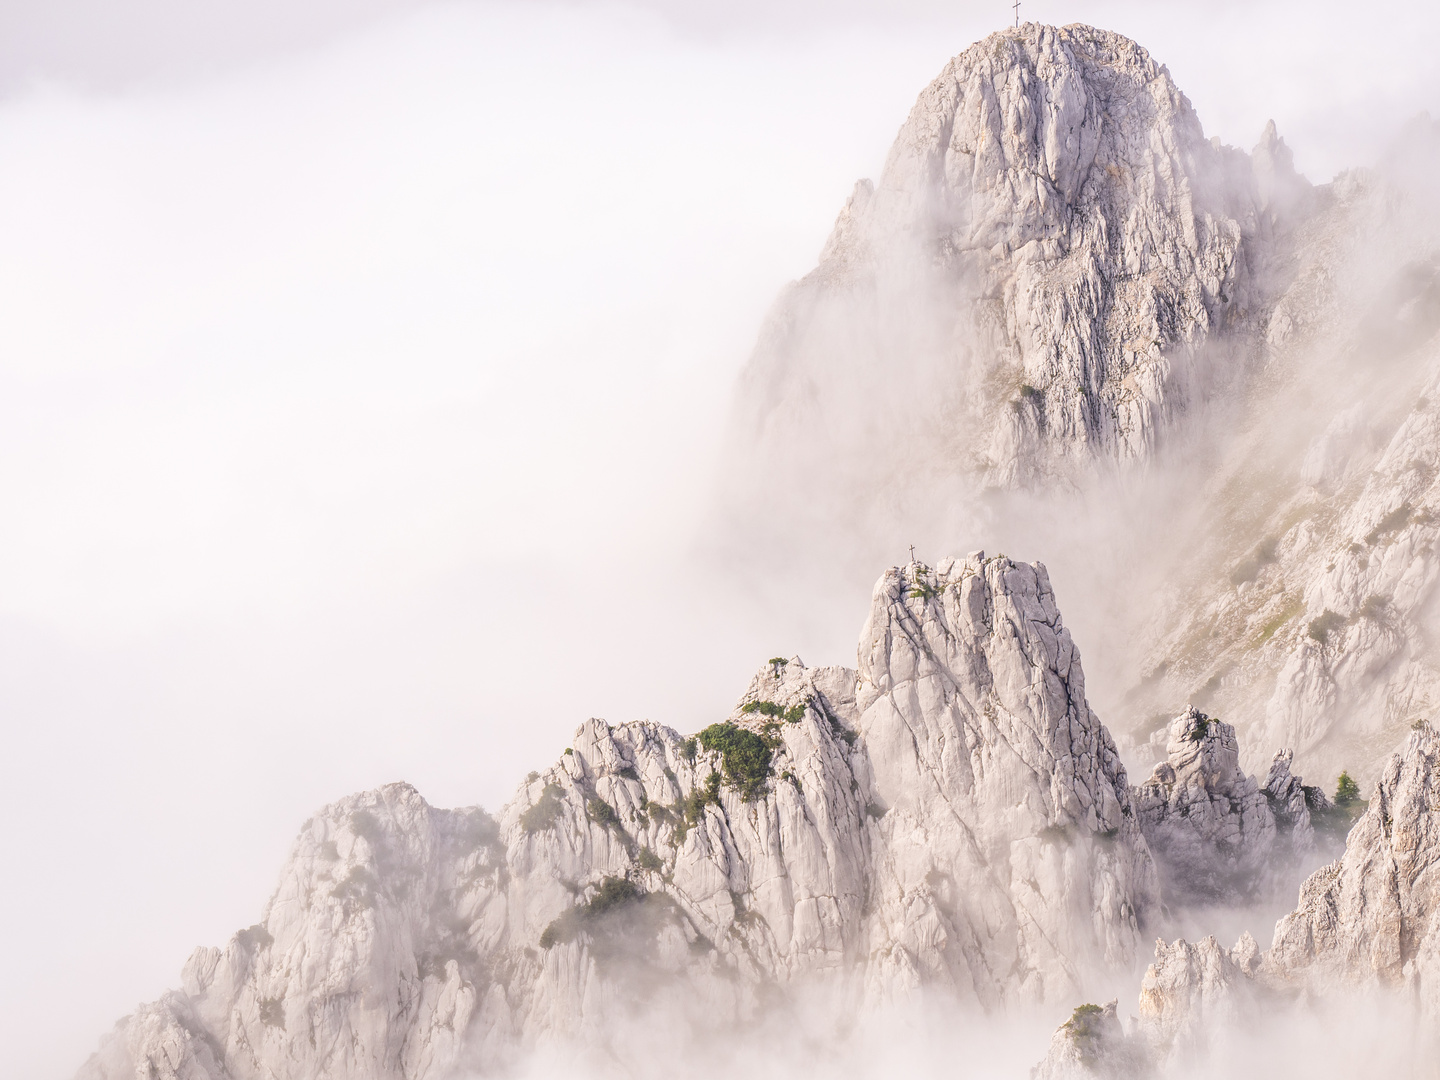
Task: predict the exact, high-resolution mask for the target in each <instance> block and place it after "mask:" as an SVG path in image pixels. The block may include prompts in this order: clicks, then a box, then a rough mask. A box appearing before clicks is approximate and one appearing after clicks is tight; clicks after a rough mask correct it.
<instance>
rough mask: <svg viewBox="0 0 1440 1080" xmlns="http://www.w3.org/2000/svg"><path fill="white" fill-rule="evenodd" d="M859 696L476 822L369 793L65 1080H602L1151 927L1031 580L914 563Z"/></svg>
mask: <svg viewBox="0 0 1440 1080" xmlns="http://www.w3.org/2000/svg"><path fill="white" fill-rule="evenodd" d="M860 661H861V662H860V668H859V671H858V672H857V671H855V670H851V669H845V668H807V667H805V665H804V664H803V663H801V662H800V660H799V659H798V658H791V659H790V660H781V659H778V658H777V659H776V660H773V661H771V662H770V663H769V664H767V665H766V666H765V667H764V668H762V669H761V670H760V672H759V673H757V675H756V676H755V678H754V679H753V680H752V682H751V684H750V686H749V687H748V689H747V690H746V692H745V694H744V696H743V697H742V698H741V700H740V702H739V704H738V705H737V706H736V708H735V710H734V711H733V712H732V713H731V715H730V717H729V718H728V719H727V720H726V721H724V722H723V723H721V724H719V725H715V726H712V727H709V728H706V729H705V730H704V731H702V732H700V733H699V735H698V736H697V737H694V738H689V739H687V738H684V737H682V736H681V735H680V734H678V733H677V732H675V731H673V730H672V729H670V728H667V727H663V726H661V725H659V724H654V723H650V722H648V721H645V722H636V723H629V724H622V725H618V726H612V725H610V724H607V723H605V722H604V721H601V720H590V721H587V722H586V723H585V724H584V725H582V726H581V727H580V729H579V730H578V731H577V732H576V734H575V739H574V743H573V746H572V747H571V748H570V749H569V750H567V751H566V752H565V753H564V754H563V755H562V756H561V758H560V760H559V761H558V762H557V763H556V764H554V765H552V766H551V767H549V768H548V769H546V770H545V771H544V772H543V773H533V774H531V776H530V777H529V778H528V779H527V780H526V781H525V783H524V784H522V785H521V787H520V790H519V791H518V792H517V794H516V796H515V798H514V800H513V801H512V802H511V803H510V804H509V805H508V806H506V807H505V808H504V810H502V811H501V813H500V814H499V815H498V816H496V817H491V816H490V815H488V814H486V813H485V812H484V811H483V810H480V809H468V810H439V809H436V808H434V807H431V806H429V805H428V804H427V803H426V802H425V801H424V799H422V798H421V797H420V795H419V794H418V793H417V792H416V791H415V790H414V789H413V788H411V787H409V786H408V785H405V784H392V785H389V786H387V787H384V788H381V789H379V790H378V791H372V792H367V793H364V794H361V795H355V796H352V797H350V798H348V799H344V800H341V801H340V802H338V803H336V804H334V805H332V806H330V807H327V808H326V809H325V810H323V811H321V813H320V814H318V815H317V816H316V817H315V818H313V819H312V820H311V821H309V822H308V823H307V824H306V825H305V827H304V828H303V829H302V831H301V834H300V837H299V839H298V840H297V841H296V845H295V848H294V851H293V853H292V855H291V858H290V861H289V863H288V864H287V866H286V868H285V870H284V873H283V874H282V877H281V882H280V885H279V888H278V889H277V890H276V892H275V894H274V896H273V898H272V899H271V901H270V903H269V905H268V906H267V908H266V910H265V913H264V917H263V919H262V920H261V922H260V923H259V924H257V925H256V926H253V927H251V928H249V929H248V930H244V931H241V932H240V933H239V934H237V935H236V936H235V937H234V938H233V939H231V941H230V942H229V944H228V945H226V946H225V947H224V948H221V949H213V948H211V949H200V950H198V951H197V952H196V953H195V954H194V956H192V957H191V959H190V961H189V963H188V964H187V965H186V967H185V970H184V973H183V977H182V987H181V989H180V990H178V991H176V992H173V993H170V994H167V995H166V996H165V997H164V998H162V999H161V1000H160V1001H158V1002H156V1003H154V1004H153V1005H147V1006H143V1007H142V1008H141V1009H140V1010H139V1011H137V1012H136V1013H135V1015H134V1016H132V1017H129V1018H127V1019H126V1020H125V1021H122V1023H121V1024H120V1026H119V1027H118V1028H117V1029H116V1031H115V1033H114V1034H112V1035H111V1036H110V1037H109V1038H108V1039H107V1040H106V1042H105V1043H104V1045H103V1047H102V1049H101V1051H100V1052H99V1053H98V1054H96V1055H95V1056H94V1057H93V1058H92V1059H91V1060H90V1061H89V1062H88V1063H87V1065H86V1066H85V1067H84V1069H82V1070H81V1073H80V1076H81V1078H82V1080H121V1078H125V1080H131V1078H136V1077H143V1078H147V1080H149V1078H152V1077H155V1078H160V1080H172V1078H173V1080H260V1078H264V1080H401V1078H403V1080H422V1078H432V1077H435V1078H438V1077H443V1076H448V1075H451V1074H452V1073H453V1072H454V1071H455V1070H472V1071H485V1070H493V1069H497V1068H502V1067H504V1065H505V1064H506V1063H507V1062H508V1061H510V1060H511V1058H512V1056H513V1055H514V1054H515V1053H517V1052H520V1051H522V1050H524V1049H527V1048H533V1047H537V1046H546V1045H549V1046H557V1047H558V1046H583V1047H585V1048H587V1052H597V1053H601V1054H604V1055H607V1056H614V1057H615V1058H617V1059H619V1060H623V1059H624V1055H625V1054H626V1053H628V1052H633V1045H632V1044H630V1043H629V1042H628V1040H629V1039H630V1033H631V1032H632V1031H633V1030H635V1028H634V1024H635V1023H636V1018H637V1017H640V1016H643V1024H644V1029H645V1031H646V1033H647V1034H646V1036H645V1039H646V1042H647V1045H651V1046H653V1045H654V1044H655V1040H657V1039H664V1038H672V1039H675V1040H683V1039H685V1038H686V1037H687V1036H688V1035H690V1034H694V1033H703V1032H705V1031H713V1030H716V1029H717V1028H722V1029H723V1028H727V1027H728V1026H729V1025H733V1024H735V1023H737V1022H743V1021H745V1020H747V1019H752V1018H754V1017H755V1016H756V1015H757V1013H758V1012H759V1011H760V1010H761V1009H762V1008H763V1010H764V1012H765V1014H766V1015H767V1016H771V1017H773V1016H774V1015H775V1012H776V1010H777V1009H782V1008H784V1007H785V1005H784V1002H785V1000H786V992H787V991H789V990H791V989H794V990H797V991H799V990H806V991H809V992H811V993H812V994H813V993H822V994H824V995H826V1000H827V1001H828V1002H829V1003H830V1005H829V1009H831V1010H833V1013H834V1015H838V1016H842V1017H843V1016H853V1015H856V1013H857V1011H858V1010H860V1009H863V1008H865V1007H866V1006H867V1005H874V1004H881V1003H884V1002H889V1001H895V1000H901V999H904V998H905V997H906V996H907V995H912V994H914V993H916V992H917V991H920V990H925V989H935V990H938V991H939V992H941V993H943V994H944V995H945V996H946V997H947V998H949V999H951V1000H958V1001H960V1002H969V1003H972V1004H974V1003H979V1004H983V1005H990V1006H996V1005H1003V1004H1006V1003H1009V1002H1021V1001H1036V1002H1046V1003H1051V1004H1055V1003H1059V1002H1061V1001H1064V1000H1068V999H1069V998H1071V997H1073V996H1075V995H1079V994H1082V993H1083V992H1084V989H1085V987H1086V985H1087V984H1088V983H1089V982H1091V981H1092V980H1094V979H1096V978H1098V977H1102V976H1106V975H1113V974H1114V973H1116V972H1117V971H1123V970H1125V969H1126V968H1127V967H1128V965H1129V964H1130V963H1131V962H1132V961H1133V959H1134V957H1135V954H1136V946H1137V943H1138V941H1139V940H1140V935H1141V933H1142V932H1143V921H1144V919H1145V918H1146V916H1147V914H1148V912H1149V911H1150V910H1151V909H1152V908H1153V907H1154V905H1155V903H1156V884H1155V875H1154V870H1153V867H1152V864H1151V862H1150V859H1149V854H1148V851H1147V849H1146V847H1145V841H1144V839H1143V837H1142V836H1141V834H1140V831H1139V827H1138V825H1136V823H1135V818H1134V812H1133V809H1132V807H1131V803H1130V795H1129V790H1128V788H1127V786H1126V781H1125V772H1124V769H1123V768H1122V767H1121V765H1120V762H1119V758H1118V757H1117V755H1116V753H1115V748H1114V743H1113V741H1112V740H1111V738H1110V736H1109V734H1108V733H1107V732H1106V731H1105V729H1104V727H1103V726H1102V725H1101V724H1100V722H1099V720H1098V719H1097V718H1096V716H1095V714H1094V713H1093V712H1092V711H1091V710H1090V708H1089V706H1088V704H1087V703H1086V701H1085V698H1084V677H1083V674H1082V673H1081V669H1080V663H1079V657H1078V655H1077V653H1076V650H1075V647H1074V645H1073V643H1072V642H1071V640H1070V636H1069V634H1068V632H1067V631H1066V630H1065V628H1064V626H1063V624H1062V623H1061V620H1060V615H1059V611H1058V609H1057V608H1056V606H1055V599H1054V596H1053V594H1052V593H1051V591H1050V587H1049V582H1048V580H1047V578H1046V574H1045V570H1044V568H1043V567H1040V566H1027V565H1025V564H1017V563H1013V562H1011V561H1010V560H1008V559H1004V558H997V559H983V558H982V557H979V556H976V557H974V558H972V559H970V560H968V561H966V562H963V563H962V562H955V561H953V560H951V561H948V562H947V563H945V564H943V565H942V566H941V567H940V568H939V569H936V570H932V569H930V568H929V567H926V566H923V565H921V564H918V563H914V564H911V565H910V566H908V567H906V568H904V569H897V570H893V571H891V572H889V573H888V574H886V575H885V577H884V578H883V579H882V580H881V581H880V583H879V584H878V585H877V587H876V590H875V599H874V605H873V608H872V611H871V614H870V617H869V619H868V621H867V623H866V627H865V631H864V635H863V638H862V641H861V646H860Z"/></svg>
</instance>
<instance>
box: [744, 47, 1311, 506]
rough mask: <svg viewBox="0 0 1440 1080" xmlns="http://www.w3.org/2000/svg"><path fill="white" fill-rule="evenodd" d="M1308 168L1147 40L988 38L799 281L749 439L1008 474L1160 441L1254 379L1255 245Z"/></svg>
mask: <svg viewBox="0 0 1440 1080" xmlns="http://www.w3.org/2000/svg"><path fill="white" fill-rule="evenodd" d="M1307 190H1308V184H1306V183H1305V181H1304V180H1303V179H1301V178H1299V177H1297V176H1296V175H1295V173H1294V170H1293V168H1292V166H1291V164H1290V159H1289V152H1288V150H1286V149H1285V147H1284V144H1283V142H1281V141H1280V140H1279V139H1278V138H1277V137H1276V135H1275V132H1274V130H1273V126H1272V128H1271V129H1269V130H1268V131H1267V132H1266V137H1265V139H1264V140H1263V141H1262V143H1261V145H1260V146H1259V147H1258V148H1257V150H1256V153H1255V155H1254V157H1253V158H1252V157H1251V156H1250V155H1247V154H1244V153H1242V152H1240V151H1236V150H1233V149H1230V148H1227V147H1222V146H1220V145H1219V144H1218V143H1212V142H1211V141H1210V140H1207V139H1206V137H1205V135H1204V132H1203V130H1202V129H1201V125H1200V122H1199V119H1198V118H1197V117H1196V115H1195V111H1194V109H1193V108H1192V107H1191V105H1190V103H1189V101H1188V100H1187V99H1186V98H1185V96H1184V95H1183V94H1182V93H1181V92H1180V90H1179V89H1178V88H1177V87H1176V86H1175V84H1174V82H1173V80H1172V79H1171V77H1170V74H1169V72H1168V71H1167V70H1166V69H1165V68H1164V67H1163V66H1162V65H1160V64H1158V63H1156V62H1155V60H1153V59H1152V58H1151V57H1150V55H1149V54H1148V53H1147V52H1146V51H1145V50H1144V49H1143V48H1141V47H1140V46H1139V45H1137V44H1136V43H1135V42H1133V41H1131V40H1129V39H1128V38H1125V37H1122V36H1121V35H1119V34H1114V33H1109V32H1107V31H1103V30H1097V29H1095V28H1093V27H1088V26H1080V25H1075V26H1066V27H1051V26H1042V25H1039V24H1034V23H1027V24H1025V25H1023V26H1020V27H1018V28H1015V29H1012V30H1006V31H1003V32H1001V33H997V34H992V35H990V36H989V37H987V38H985V39H984V40H982V41H980V42H977V43H976V44H974V45H972V46H971V47H970V48H968V49H966V50H965V51H964V52H963V53H961V54H960V55H959V56H957V57H955V58H954V59H953V60H952V61H951V62H950V63H949V64H948V65H946V67H945V69H944V70H943V71H942V72H941V73H940V74H939V76H938V77H937V78H936V79H935V80H934V81H933V82H932V83H931V84H930V86H929V87H927V88H926V89H925V91H924V92H923V93H922V94H921V95H920V98H919V100H918V101H917V102H916V104H915V106H914V108H913V109H912V110H911V113H910V116H909V118H908V119H907V120H906V122H905V124H904V125H903V126H902V127H901V129H900V132H899V134H898V136H897V137H896V139H895V142H894V145H893V146H892V147H891V150H890V152H889V155H888V157H887V158H886V161H885V166H884V169H883V171H882V172H881V174H880V179H879V181H878V183H874V184H872V183H871V182H870V181H861V182H860V183H859V184H857V185H856V188H855V191H854V193H853V194H852V196H851V198H850V200H849V201H848V202H847V204H846V206H845V208H844V209H843V211H842V212H841V214H840V216H839V218H838V220H837V221H836V224H835V229H834V232H833V234H832V235H831V237H830V239H829V241H828V243H827V244H826V246H825V249H824V251H823V252H822V254H821V257H820V264H819V266H818V267H817V269H816V270H815V271H814V272H813V273H812V274H810V275H809V276H808V277H807V278H805V279H804V280H803V281H801V282H800V283H798V284H797V285H795V286H793V287H792V288H791V289H790V290H789V291H788V292H787V293H786V294H785V295H784V296H782V298H781V300H780V302H779V303H778V305H777V307H776V309H775V311H774V312H773V314H772V316H771V318H770V321H769V324H768V326H767V328H766V330H765V331H764V332H763V333H762V336H761V341H760V344H759V346H758V348H757V350H756V352H755V355H754V357H753V359H752V361H751V363H750V366H749V368H748V370H747V372H746V374H745V376H744V380H743V383H742V407H741V412H740V416H739V434H740V442H741V443H742V444H749V446H750V453H751V454H758V455H759V459H760V461H761V462H763V464H764V467H765V468H766V469H767V470H768V472H767V475H775V472H776V471H778V470H779V469H780V468H781V466H782V464H783V463H784V462H785V461H787V460H792V459H795V460H800V459H804V460H806V461H810V462H811V463H812V464H814V465H816V466H819V465H820V464H821V463H822V461H823V460H827V459H828V460H830V461H831V462H832V465H835V463H836V462H842V463H848V465H850V466H853V468H850V469H849V470H848V471H846V472H845V475H844V478H843V479H844V480H845V481H846V482H848V483H850V484H852V485H853V484H856V483H861V484H863V483H864V479H865V475H866V474H865V473H864V468H865V462H866V459H867V458H873V457H876V456H878V457H879V458H881V459H883V462H884V463H885V465H886V466H887V469H886V471H885V472H884V475H883V479H884V480H885V481H886V482H889V483H894V482H896V480H897V479H898V477H897V476H896V475H895V474H894V472H893V471H891V470H890V469H889V468H888V467H889V466H894V465H899V464H900V463H902V462H907V461H915V460H917V459H918V463H920V464H923V465H927V466H932V467H935V468H937V469H938V471H939V472H942V473H949V474H950V475H962V474H963V475H973V476H974V477H975V478H976V479H977V480H978V481H979V482H981V483H982V484H984V485H990V486H1000V487H1014V486H1031V485H1035V484H1038V483H1042V482H1045V481H1046V480H1047V478H1052V477H1055V476H1068V475H1070V474H1072V473H1073V472H1074V471H1075V468H1076V467H1077V465H1078V467H1079V468H1081V469H1084V468H1085V467H1086V465H1085V463H1087V462H1091V461H1093V460H1096V459H1098V460H1103V461H1109V462H1115V461H1123V460H1131V459H1143V458H1149V457H1150V456H1152V454H1153V453H1154V451H1155V450H1156V448H1157V446H1158V445H1160V444H1162V443H1163V442H1164V441H1165V440H1166V438H1167V436H1168V434H1169V432H1170V429H1171V428H1172V427H1173V426H1174V425H1175V423H1176V422H1177V421H1178V420H1179V418H1180V417H1182V416H1183V415H1185V414H1187V413H1189V412H1192V411H1194V410H1197V409H1199V408H1200V407H1201V406H1202V405H1203V404H1204V403H1205V402H1207V401H1208V400H1210V399H1212V398H1213V397H1214V396H1215V395H1216V394H1219V393H1221V392H1222V391H1224V390H1226V389H1227V388H1229V387H1231V386H1232V385H1234V384H1236V382H1237V380H1240V379H1242V377H1243V376H1244V373H1245V369H1246V367H1247V364H1248V362H1249V357H1250V355H1251V353H1250V352H1249V351H1247V348H1244V347H1240V344H1242V343H1248V336H1247V335H1253V333H1254V331H1255V326H1254V313H1255V311H1256V310H1257V309H1258V308H1259V307H1260V306H1261V304H1260V302H1259V297H1258V296H1256V295H1255V286H1254V283H1253V280H1252V279H1253V272H1252V268H1251V266H1250V263H1251V262H1254V261H1256V260H1257V259H1258V260H1260V261H1262V262H1263V261H1264V260H1265V259H1267V258H1268V257H1269V256H1268V254H1267V252H1268V250H1269V247H1268V246H1269V245H1270V243H1271V237H1272V234H1273V233H1274V231H1275V228H1276V225H1275V221H1276V216H1277V214H1279V213H1280V212H1281V209H1280V208H1281V206H1282V204H1284V206H1285V207H1286V208H1288V207H1290V206H1291V204H1293V203H1296V202H1297V201H1299V200H1300V199H1301V198H1302V196H1303V194H1304V192H1305V191H1307ZM1285 212H1287V213H1288V212H1289V210H1288V209H1287V210H1286V211H1285ZM1260 249H1264V250H1263V251H1262V250H1260ZM1242 339H1243V342H1242ZM857 410H858V411H857ZM757 439H758V442H753V441H752V440H757ZM817 440H818V442H817ZM822 446H823V450H821V449H817V447H822ZM807 454H809V455H813V461H812V460H811V458H809V457H806V455H807ZM822 454H823V455H825V457H824V458H822V456H821V455H822ZM797 455H798V457H797ZM837 455H838V457H837ZM926 459H928V460H926ZM835 467H841V468H844V467H845V466H844V465H835ZM829 472H830V470H827V469H824V468H813V469H810V470H808V471H807V472H806V475H807V476H814V475H815V474H816V473H819V474H820V475H822V476H824V475H828V474H829ZM927 472H928V470H927ZM855 494H858V493H857V492H852V495H855Z"/></svg>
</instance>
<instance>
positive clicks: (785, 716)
mask: <svg viewBox="0 0 1440 1080" xmlns="http://www.w3.org/2000/svg"><path fill="white" fill-rule="evenodd" d="M740 711H741V712H742V713H759V714H760V715H761V716H773V717H776V718H778V719H780V720H784V721H785V722H786V723H787V724H798V723H799V722H800V720H801V719H802V718H803V717H804V716H805V705H804V703H803V702H802V703H801V704H799V705H792V706H790V708H788V709H787V708H785V707H784V706H783V705H777V704H775V702H773V701H747V702H746V703H745V704H744V705H741V706H740ZM714 726H719V725H714ZM706 749H709V748H708V747H707V748H706Z"/></svg>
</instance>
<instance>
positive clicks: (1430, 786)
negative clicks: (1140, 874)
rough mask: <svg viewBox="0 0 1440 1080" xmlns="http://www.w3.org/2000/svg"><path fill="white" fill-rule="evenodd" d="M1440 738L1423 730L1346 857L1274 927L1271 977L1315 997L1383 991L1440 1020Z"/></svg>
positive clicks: (1386, 781) (1319, 875)
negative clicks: (1392, 992) (1408, 999)
mask: <svg viewBox="0 0 1440 1080" xmlns="http://www.w3.org/2000/svg"><path fill="white" fill-rule="evenodd" d="M1437 811H1440V735H1437V734H1436V732H1435V729H1434V728H1433V727H1432V726H1431V725H1429V724H1420V725H1418V726H1417V728H1416V730H1414V731H1413V732H1412V733H1411V734H1410V737H1409V738H1408V739H1407V740H1406V745H1405V747H1404V748H1403V749H1402V750H1401V752H1400V753H1398V754H1396V755H1394V756H1393V757H1392V758H1391V759H1390V761H1389V762H1388V763H1387V764H1386V766H1385V770H1384V772H1383V773H1382V774H1381V777H1380V783H1379V784H1378V785H1377V786H1376V789H1375V793H1374V795H1373V796H1372V797H1371V799H1370V804H1369V807H1368V808H1367V809H1366V811H1365V813H1364V814H1363V815H1361V817H1360V819H1359V820H1358V821H1357V822H1356V823H1355V825H1354V827H1353V828H1352V829H1351V830H1350V836H1349V838H1348V839H1347V841H1346V845H1345V854H1344V856H1343V857H1342V858H1341V859H1340V860H1339V861H1338V862H1335V863H1332V864H1330V865H1329V866H1327V867H1325V868H1323V869H1321V870H1319V871H1317V872H1316V873H1315V874H1314V875H1313V876H1312V877H1311V878H1310V879H1309V880H1308V881H1306V883H1305V885H1304V887H1303V888H1302V889H1301V892H1300V903H1299V906H1298V907H1297V908H1296V909H1295V910H1294V911H1293V912H1291V913H1290V914H1289V915H1287V916H1285V918H1283V919H1282V920H1280V923H1279V924H1278V925H1277V926H1276V928H1275V941H1274V944H1273V945H1272V946H1271V947H1270V950H1269V952H1268V953H1266V955H1265V960H1264V966H1265V973H1266V975H1267V976H1268V977H1270V978H1271V979H1278V980H1283V981H1284V982H1286V983H1298V984H1301V985H1304V986H1306V987H1307V988H1309V989H1310V990H1311V991H1312V992H1314V993H1327V992H1334V991H1336V990H1349V989H1357V988H1358V989H1367V988H1371V987H1379V988H1384V989H1388V990H1396V991H1401V992H1403V993H1404V994H1405V995H1406V996H1409V997H1411V998H1412V999H1413V1000H1414V1001H1415V1003H1416V1004H1417V1005H1418V1007H1419V1008H1420V1010H1421V1012H1422V1014H1423V1015H1424V1016H1425V1017H1426V1018H1427V1021H1428V1022H1429V1023H1432V1024H1433V1023H1436V1022H1440V813H1437Z"/></svg>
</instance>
